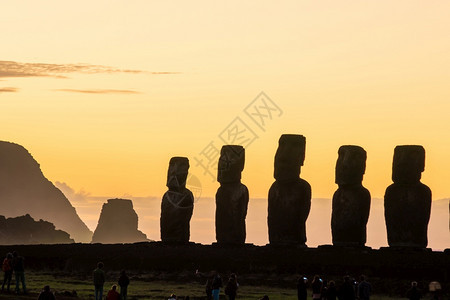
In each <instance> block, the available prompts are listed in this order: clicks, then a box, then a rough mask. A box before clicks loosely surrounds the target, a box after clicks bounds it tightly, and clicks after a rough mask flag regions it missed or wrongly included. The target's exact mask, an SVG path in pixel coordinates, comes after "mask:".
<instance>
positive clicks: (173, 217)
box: [160, 157, 194, 243]
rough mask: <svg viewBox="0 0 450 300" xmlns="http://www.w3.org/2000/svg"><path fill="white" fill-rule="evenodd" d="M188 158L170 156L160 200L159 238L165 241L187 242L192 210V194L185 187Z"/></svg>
mask: <svg viewBox="0 0 450 300" xmlns="http://www.w3.org/2000/svg"><path fill="white" fill-rule="evenodd" d="M188 171H189V160H188V159H187V158H186V157H172V158H171V159H170V162H169V170H168V172H167V187H168V188H169V190H168V191H167V192H166V193H165V194H164V196H163V198H162V202H161V219H160V225H161V240H162V241H163V242H167V243H188V242H189V236H190V230H189V222H190V221H191V217H192V213H193V210H194V196H193V195H192V192H191V191H190V190H188V189H187V188H186V179H187V175H188Z"/></svg>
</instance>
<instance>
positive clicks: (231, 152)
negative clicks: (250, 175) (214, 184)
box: [216, 145, 249, 244]
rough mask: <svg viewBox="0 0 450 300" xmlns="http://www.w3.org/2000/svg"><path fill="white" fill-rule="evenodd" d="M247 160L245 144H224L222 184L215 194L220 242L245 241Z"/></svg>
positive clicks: (217, 233)
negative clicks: (245, 171)
mask: <svg viewBox="0 0 450 300" xmlns="http://www.w3.org/2000/svg"><path fill="white" fill-rule="evenodd" d="M244 163H245V149H244V147H242V146H238V145H225V146H223V147H222V149H221V151H220V159H219V166H218V170H217V181H218V182H220V187H219V189H218V190H217V193H216V240H217V243H219V244H244V243H245V237H246V231H245V217H246V216H247V206H248V199H249V195H248V189H247V187H246V186H245V185H244V184H242V183H241V172H242V170H244Z"/></svg>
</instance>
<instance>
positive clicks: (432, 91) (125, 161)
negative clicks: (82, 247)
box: [0, 1, 450, 199]
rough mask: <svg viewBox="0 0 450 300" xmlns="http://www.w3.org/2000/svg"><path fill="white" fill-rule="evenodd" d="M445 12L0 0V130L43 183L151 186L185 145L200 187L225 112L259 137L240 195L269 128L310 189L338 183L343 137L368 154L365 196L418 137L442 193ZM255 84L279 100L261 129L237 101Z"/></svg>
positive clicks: (429, 179)
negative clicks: (296, 148)
mask: <svg viewBox="0 0 450 300" xmlns="http://www.w3.org/2000/svg"><path fill="white" fill-rule="evenodd" d="M449 11H450V2H448V1H433V2H432V3H431V2H430V3H428V2H424V1H282V2H275V1H245V3H242V1H170V2H167V3H166V2H161V1H132V2H130V1H128V2H125V1H77V2H74V3H71V4H69V3H67V2H55V1H19V2H16V1H9V2H7V1H3V2H2V3H1V4H0V36H1V39H2V42H1V45H2V46H1V48H0V60H2V63H0V139H2V140H6V141H11V142H16V143H18V144H21V145H23V146H24V147H26V148H27V149H28V150H29V151H30V152H31V153H32V154H33V156H34V157H35V158H36V160H37V161H38V162H39V163H40V164H41V168H42V170H43V172H44V174H45V175H46V177H47V178H49V180H51V181H54V182H55V181H60V182H65V183H67V184H68V185H69V186H71V187H72V188H73V189H75V190H84V191H86V192H88V193H90V194H91V195H99V196H100V195H101V196H112V197H120V196H123V195H133V196H161V195H162V194H163V193H164V191H165V190H166V187H165V181H166V173H167V167H168V161H169V159H170V157H171V156H180V155H181V156H188V157H189V158H190V160H191V173H192V174H193V175H195V176H196V177H197V178H198V179H199V181H200V182H201V185H202V189H203V191H202V193H203V195H205V196H212V195H214V193H215V190H216V189H217V187H218V184H217V183H215V182H212V180H211V178H210V177H208V176H204V175H203V170H202V169H201V168H200V167H199V166H196V162H195V157H197V158H198V157H200V153H201V152H202V150H204V149H205V147H206V146H207V145H208V144H209V143H210V142H215V143H217V142H218V141H220V139H219V135H220V134H221V133H222V132H223V131H224V130H225V129H227V128H229V125H230V123H231V122H232V121H233V120H235V119H236V118H237V117H239V118H241V120H242V121H243V122H244V123H245V124H246V125H247V126H248V127H250V128H251V129H252V130H253V131H254V133H255V134H256V135H257V136H258V138H257V139H255V140H254V142H253V143H252V144H251V145H249V146H248V147H247V151H246V166H245V170H244V172H243V180H242V181H243V183H245V184H246V185H247V186H248V187H249V190H250V196H251V197H265V196H266V195H267V191H268V189H269V187H270V185H271V183H272V182H273V177H272V173H273V157H274V154H275V151H276V147H277V143H278V138H279V136H280V135H281V134H283V133H298V134H303V135H305V136H306V139H307V152H306V161H305V165H304V167H303V169H302V175H301V176H302V177H303V178H305V179H306V180H307V181H309V182H310V184H311V186H312V190H313V197H321V198H330V197H332V194H333V192H334V191H335V190H336V185H335V184H334V167H335V163H336V159H337V150H338V148H339V146H341V145H343V144H356V145H360V146H362V147H364V148H365V149H366V151H367V154H368V160H367V170H366V175H365V179H364V185H365V186H366V187H367V188H368V189H369V190H370V191H371V193H372V196H374V197H378V198H380V197H382V196H383V195H384V190H385V189H386V187H387V186H388V185H389V184H390V183H391V179H390V178H391V164H392V156H393V149H394V147H395V146H396V145H401V144H421V145H423V146H424V147H425V149H426V151H427V156H426V169H425V172H424V173H423V182H424V183H425V184H427V185H429V186H430V188H431V189H432V191H433V198H434V199H439V198H444V197H449V196H450V188H449V186H448V184H447V183H448V181H449V180H450V156H449V153H450V122H449V121H448V112H449V111H450V101H449V99H450V98H449V96H450V90H449V88H448V85H449V82H450V21H449V18H448V12H449ZM6 62H9V63H6ZM43 64H47V65H43ZM80 64H83V65H80ZM93 65H94V66H97V67H92V66H93ZM127 70H128V71H127ZM129 70H133V71H134V72H129ZM137 71H139V72H137ZM62 77H64V78H62ZM261 91H264V92H265V93H266V94H267V96H268V97H270V99H271V100H272V101H273V102H274V103H275V104H276V105H277V106H278V107H279V108H280V109H281V110H282V114H281V115H279V114H276V115H274V116H273V118H272V120H268V119H266V121H267V122H266V126H265V127H264V130H262V129H261V128H259V127H258V126H257V125H256V123H254V122H253V121H252V120H251V119H249V118H248V116H247V115H246V114H245V111H244V110H245V108H246V107H247V105H249V104H250V103H252V101H253V100H254V99H255V98H256V97H257V96H258V95H259V94H260V92H261ZM218 145H219V144H218ZM219 146H220V145H219Z"/></svg>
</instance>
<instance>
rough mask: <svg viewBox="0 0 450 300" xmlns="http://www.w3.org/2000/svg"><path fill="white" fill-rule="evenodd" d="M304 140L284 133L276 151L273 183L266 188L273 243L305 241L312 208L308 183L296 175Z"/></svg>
mask: <svg viewBox="0 0 450 300" xmlns="http://www.w3.org/2000/svg"><path fill="white" fill-rule="evenodd" d="M305 146H306V139H305V137H304V136H302V135H296V134H283V135H282V136H281V137H280V140H279V142H278V149H277V153H276V154H275V164H274V165H275V170H274V177H275V182H274V183H273V184H272V186H271V187H270V190H269V207H268V217H267V223H268V227H269V242H270V244H272V245H286V244H288V245H289V244H297V245H300V246H303V245H305V243H306V225H305V222H306V219H307V218H308V215H309V210H310V208H311V186H310V185H309V183H308V182H306V181H305V180H303V179H301V178H299V176H300V167H301V166H302V165H303V161H304V159H305Z"/></svg>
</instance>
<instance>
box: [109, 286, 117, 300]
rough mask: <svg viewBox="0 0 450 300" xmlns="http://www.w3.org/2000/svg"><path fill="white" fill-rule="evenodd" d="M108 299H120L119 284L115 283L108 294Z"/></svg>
mask: <svg viewBox="0 0 450 300" xmlns="http://www.w3.org/2000/svg"><path fill="white" fill-rule="evenodd" d="M106 300H120V294H119V293H118V292H117V285H115V284H114V285H113V286H112V287H111V289H110V290H109V291H108V294H107V295H106Z"/></svg>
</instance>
